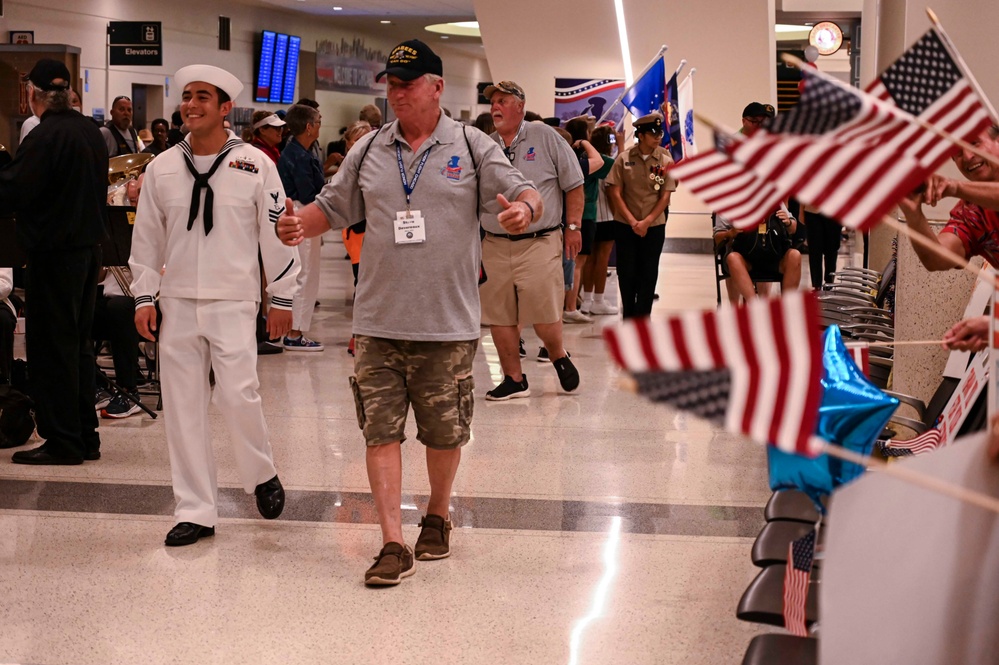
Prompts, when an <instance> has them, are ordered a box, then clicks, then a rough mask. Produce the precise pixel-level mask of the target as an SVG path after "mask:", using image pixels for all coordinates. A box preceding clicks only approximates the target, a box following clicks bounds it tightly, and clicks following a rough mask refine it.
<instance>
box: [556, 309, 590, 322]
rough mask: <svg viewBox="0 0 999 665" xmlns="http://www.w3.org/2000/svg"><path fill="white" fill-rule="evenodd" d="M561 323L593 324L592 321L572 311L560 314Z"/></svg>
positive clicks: (580, 313)
mask: <svg viewBox="0 0 999 665" xmlns="http://www.w3.org/2000/svg"><path fill="white" fill-rule="evenodd" d="M562 323H593V319H591V318H590V317H588V316H586V315H585V314H583V313H582V312H580V311H579V310H578V309H574V310H573V311H571V312H562Z"/></svg>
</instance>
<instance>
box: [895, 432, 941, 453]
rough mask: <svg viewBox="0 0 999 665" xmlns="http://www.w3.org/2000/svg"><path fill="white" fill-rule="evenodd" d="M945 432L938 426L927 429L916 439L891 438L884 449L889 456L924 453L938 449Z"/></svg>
mask: <svg viewBox="0 0 999 665" xmlns="http://www.w3.org/2000/svg"><path fill="white" fill-rule="evenodd" d="M942 438H943V433H942V432H941V431H940V430H939V429H938V428H936V427H934V428H933V429H930V430H926V431H925V432H923V433H922V434H920V435H919V436H917V437H915V438H914V439H908V440H906V441H900V440H898V439H889V440H888V441H885V442H884V446H883V450H884V453H885V454H886V455H888V456H889V457H906V456H909V455H922V454H923V453H928V452H931V451H933V450H936V449H937V448H938V447H939V446H940V442H941V441H942Z"/></svg>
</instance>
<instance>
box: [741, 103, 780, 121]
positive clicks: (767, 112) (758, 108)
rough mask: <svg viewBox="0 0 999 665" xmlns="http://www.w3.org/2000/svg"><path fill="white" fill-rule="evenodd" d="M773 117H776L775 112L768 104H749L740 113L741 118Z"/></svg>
mask: <svg viewBox="0 0 999 665" xmlns="http://www.w3.org/2000/svg"><path fill="white" fill-rule="evenodd" d="M775 115H777V112H776V111H775V110H774V107H773V106H771V105H770V104H761V103H760V102H750V103H749V104H748V105H747V106H746V108H745V109H743V111H742V117H743V118H760V117H763V116H766V117H767V118H772V117H774V116H775Z"/></svg>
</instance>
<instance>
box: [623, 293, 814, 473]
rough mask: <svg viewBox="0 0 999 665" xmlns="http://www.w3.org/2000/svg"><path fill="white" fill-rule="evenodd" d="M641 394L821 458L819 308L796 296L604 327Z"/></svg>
mask: <svg viewBox="0 0 999 665" xmlns="http://www.w3.org/2000/svg"><path fill="white" fill-rule="evenodd" d="M604 337H605V339H606V341H607V345H608V348H609V350H610V353H611V356H612V357H613V358H614V360H615V361H616V362H617V364H618V365H619V366H620V367H622V368H623V369H625V370H627V371H628V372H630V373H631V374H632V376H633V378H634V379H635V381H636V383H637V385H638V392H639V394H641V395H643V396H645V397H647V398H648V399H650V400H652V401H659V402H667V403H669V404H672V405H674V406H675V407H677V408H679V409H682V410H689V411H692V412H694V413H695V414H696V415H699V416H701V417H703V418H707V419H711V420H715V421H717V422H720V423H722V424H723V425H724V426H725V428H726V429H727V430H728V431H730V432H734V433H738V434H743V435H747V436H749V437H750V438H752V439H754V440H756V441H761V442H765V443H769V444H771V445H775V446H777V447H778V448H779V449H781V450H783V451H785V452H793V453H798V454H804V455H808V456H810V457H814V456H815V455H817V454H819V452H821V448H822V446H823V443H822V441H821V440H820V439H818V438H817V437H815V436H814V432H815V427H816V423H817V422H818V415H819V405H820V404H821V402H822V377H823V373H824V371H825V370H824V369H823V365H822V342H821V337H820V333H819V309H818V301H817V299H816V297H815V295H814V294H813V293H812V292H802V291H794V292H791V293H788V294H786V295H785V296H784V297H782V298H777V299H772V300H768V299H757V300H754V301H753V302H751V303H749V304H747V305H745V306H742V307H732V308H725V309H722V310H720V311H717V312H715V311H704V312H684V313H682V314H679V315H676V316H671V317H669V318H666V319H645V318H643V319H627V320H625V321H623V322H621V323H619V324H617V325H614V326H610V327H608V328H605V329H604Z"/></svg>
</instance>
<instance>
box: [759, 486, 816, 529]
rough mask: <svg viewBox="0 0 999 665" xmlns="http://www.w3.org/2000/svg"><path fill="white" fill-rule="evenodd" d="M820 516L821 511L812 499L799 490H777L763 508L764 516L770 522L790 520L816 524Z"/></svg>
mask: <svg viewBox="0 0 999 665" xmlns="http://www.w3.org/2000/svg"><path fill="white" fill-rule="evenodd" d="M819 517H820V515H819V511H818V510H817V509H816V508H815V504H814V503H813V502H812V500H811V499H810V498H809V497H808V495H807V494H805V493H804V492H799V491H798V490H777V491H776V492H774V494H773V496H771V497H770V500H769V501H767V505H766V508H764V509H763V518H764V519H765V520H766V521H768V522H773V521H775V520H790V521H794V522H804V523H805V524H815V523H816V522H817V521H819Z"/></svg>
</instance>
